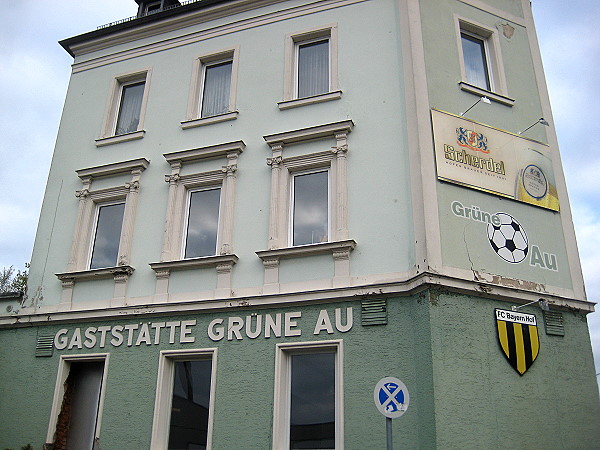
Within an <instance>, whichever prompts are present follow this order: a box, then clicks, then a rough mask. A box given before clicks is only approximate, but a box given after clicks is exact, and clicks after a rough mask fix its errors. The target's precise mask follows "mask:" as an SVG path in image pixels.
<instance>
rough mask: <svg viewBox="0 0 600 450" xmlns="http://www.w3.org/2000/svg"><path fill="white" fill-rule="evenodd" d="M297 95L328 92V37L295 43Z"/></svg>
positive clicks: (304, 95)
mask: <svg viewBox="0 0 600 450" xmlns="http://www.w3.org/2000/svg"><path fill="white" fill-rule="evenodd" d="M296 51H297V72H296V89H297V97H298V98H302V97H310V96H312V95H319V94H324V93H326V92H329V85H330V83H329V39H318V40H315V41H309V42H299V43H297V44H296Z"/></svg>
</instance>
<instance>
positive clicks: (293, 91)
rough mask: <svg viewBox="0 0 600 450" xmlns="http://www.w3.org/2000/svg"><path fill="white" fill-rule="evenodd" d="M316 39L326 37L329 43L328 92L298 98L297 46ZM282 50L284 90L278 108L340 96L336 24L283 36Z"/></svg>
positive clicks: (313, 102)
mask: <svg viewBox="0 0 600 450" xmlns="http://www.w3.org/2000/svg"><path fill="white" fill-rule="evenodd" d="M317 39H327V41H328V43H329V92H326V93H323V94H319V95H314V96H310V97H305V98H298V93H297V84H298V65H297V60H298V55H297V52H298V46H299V45H301V44H303V43H306V42H309V41H314V40H317ZM284 52H285V53H284V59H285V61H284V63H285V67H284V92H283V101H281V102H279V103H278V106H279V109H289V108H295V107H298V106H305V105H311V104H315V103H321V102H326V101H330V100H337V99H339V98H341V96H342V92H341V91H340V90H339V84H338V26H337V24H329V25H322V26H319V27H313V28H310V29H306V30H303V31H298V32H294V33H291V34H288V35H287V36H286V37H285V49H284Z"/></svg>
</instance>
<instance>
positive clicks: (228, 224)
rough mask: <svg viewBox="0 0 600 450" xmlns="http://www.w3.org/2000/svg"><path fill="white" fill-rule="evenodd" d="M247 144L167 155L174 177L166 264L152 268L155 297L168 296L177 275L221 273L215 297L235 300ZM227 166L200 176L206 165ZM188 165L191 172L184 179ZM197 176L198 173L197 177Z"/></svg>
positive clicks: (163, 258)
mask: <svg viewBox="0 0 600 450" xmlns="http://www.w3.org/2000/svg"><path fill="white" fill-rule="evenodd" d="M245 147H246V145H245V144H244V143H243V142H242V141H235V142H229V143H226V144H218V145H212V146H209V147H201V148H195V149H191V150H182V151H177V152H172V153H165V154H164V155H163V156H164V157H165V159H166V160H167V162H168V163H169V164H170V165H171V173H170V174H169V175H165V181H166V182H167V183H169V201H168V204H167V211H166V219H167V220H166V226H165V232H164V235H163V247H162V252H161V255H160V262H154V263H150V267H151V268H152V270H154V272H155V274H156V291H155V296H156V297H155V298H157V299H160V298H162V297H161V296H163V297H165V296H167V295H168V288H169V277H170V273H171V271H172V270H189V269H199V268H209V267H213V268H216V272H217V285H216V289H215V292H214V295H224V296H227V297H230V296H231V271H232V268H233V265H234V264H235V263H236V262H237V260H238V258H237V256H236V255H235V254H234V253H233V242H232V241H233V239H232V238H233V211H234V200H235V186H236V178H237V160H238V156H239V155H240V154H241V153H242V152H243V150H244V148H245ZM214 159H222V160H225V161H226V162H227V164H226V165H224V166H221V169H220V170H211V171H208V172H200V171H197V170H199V169H201V168H202V167H203V164H204V163H205V161H206V160H214ZM184 166H185V169H186V171H187V172H188V173H187V174H185V175H181V172H182V168H183V167H184ZM196 171H197V172H196Z"/></svg>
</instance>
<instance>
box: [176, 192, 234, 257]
mask: <svg viewBox="0 0 600 450" xmlns="http://www.w3.org/2000/svg"><path fill="white" fill-rule="evenodd" d="M183 184H184V186H185V185H186V183H185V181H183ZM188 186H190V185H189V184H188ZM191 186H193V187H188V188H187V189H186V193H185V196H186V199H185V216H184V220H183V229H182V230H181V257H180V259H192V258H203V256H199V257H198V256H192V257H189V258H188V257H186V256H185V249H186V246H187V240H188V232H189V230H188V228H189V218H190V205H191V200H192V194H193V193H194V192H201V191H211V190H214V189H219V191H220V192H219V212H218V217H217V235H216V244H215V251H214V253H213V254H212V255H206V256H215V255H217V254H218V253H219V248H220V244H221V236H222V234H223V232H222V222H221V216H222V215H221V211H222V210H223V208H224V207H225V205H223V183H222V182H221V183H219V184H210V183H209V184H206V185H199V186H194V185H193V184H192V185H191Z"/></svg>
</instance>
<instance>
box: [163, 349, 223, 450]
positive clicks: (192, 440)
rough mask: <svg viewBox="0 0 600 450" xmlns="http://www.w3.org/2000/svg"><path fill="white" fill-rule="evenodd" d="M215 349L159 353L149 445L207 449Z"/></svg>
mask: <svg viewBox="0 0 600 450" xmlns="http://www.w3.org/2000/svg"><path fill="white" fill-rule="evenodd" d="M216 352H217V350H216V349H206V350H192V351H190V350H184V351H181V350H174V351H162V352H161V356H160V361H159V368H158V371H159V372H158V383H157V392H156V402H155V410H154V424H153V431H152V443H151V447H152V448H155V449H182V448H187V449H206V448H210V445H211V437H212V415H213V404H214V400H213V398H214V391H215V374H216V367H215V360H216Z"/></svg>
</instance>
